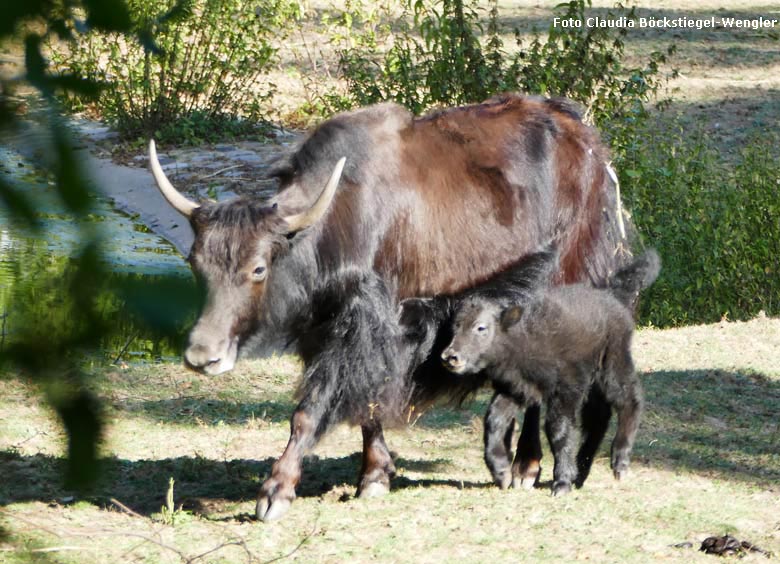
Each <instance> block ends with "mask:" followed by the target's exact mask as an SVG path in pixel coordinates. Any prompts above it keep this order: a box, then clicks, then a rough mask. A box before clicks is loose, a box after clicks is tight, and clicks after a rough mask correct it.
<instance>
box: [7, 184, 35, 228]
mask: <svg viewBox="0 0 780 564" xmlns="http://www.w3.org/2000/svg"><path fill="white" fill-rule="evenodd" d="M0 199H2V201H3V204H4V205H5V207H6V208H8V210H9V211H10V212H11V214H12V215H13V216H14V217H15V218H17V219H19V220H20V221H22V222H23V223H24V224H25V226H27V227H30V228H32V229H39V228H40V222H39V221H38V218H37V217H36V216H35V210H34V209H33V207H32V204H30V202H29V201H28V199H27V198H25V197H24V196H23V195H22V194H21V191H20V190H19V187H17V186H14V185H12V184H10V183H9V182H7V181H6V180H5V179H4V178H3V177H2V176H0Z"/></svg>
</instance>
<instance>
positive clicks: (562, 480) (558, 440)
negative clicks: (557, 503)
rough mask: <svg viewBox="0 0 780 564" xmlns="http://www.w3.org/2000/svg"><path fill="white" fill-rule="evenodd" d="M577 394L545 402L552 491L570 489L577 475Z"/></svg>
mask: <svg viewBox="0 0 780 564" xmlns="http://www.w3.org/2000/svg"><path fill="white" fill-rule="evenodd" d="M578 408H579V405H578V401H577V398H575V397H570V396H569V397H567V395H566V394H558V395H555V396H553V397H552V398H551V399H550V401H549V403H548V404H547V418H546V419H545V425H544V430H545V432H546V434H547V440H548V441H550V448H551V449H552V452H553V459H554V466H553V487H552V493H553V495H556V496H557V495H563V494H566V493H569V492H570V491H571V487H572V483H573V482H574V481H575V480H576V478H577V464H576V460H575V454H576V453H575V451H576V448H577V430H576V424H577V418H576V417H577V411H578Z"/></svg>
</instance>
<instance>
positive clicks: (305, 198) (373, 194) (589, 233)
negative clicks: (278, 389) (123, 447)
mask: <svg viewBox="0 0 780 564" xmlns="http://www.w3.org/2000/svg"><path fill="white" fill-rule="evenodd" d="M607 161H608V156H607V151H606V150H605V149H604V147H603V146H602V144H601V143H600V141H599V138H598V134H597V133H596V132H595V131H593V130H592V129H590V128H589V127H587V126H585V125H584V124H583V123H582V121H581V120H580V117H579V115H578V113H577V111H576V109H575V108H574V107H573V105H572V104H571V103H569V102H567V101H565V100H561V99H542V98H535V97H523V96H519V95H507V96H502V97H499V98H494V99H491V100H488V101H487V102H485V103H482V104H478V105H472V106H465V107H460V108H453V109H448V110H444V111H439V112H435V113H432V114H430V115H428V116H425V117H421V118H414V117H413V116H412V115H411V114H410V113H409V112H408V111H406V110H405V109H403V108H401V107H399V106H397V105H395V104H380V105H376V106H372V107H368V108H364V109H360V110H357V111H354V112H349V113H343V114H339V115H337V116H335V117H333V118H332V119H330V120H328V121H326V122H324V123H322V124H321V125H319V126H318V127H317V128H315V129H314V130H313V131H312V132H311V133H310V134H309V135H308V136H307V137H306V139H305V140H304V141H303V142H302V144H300V145H299V146H298V147H297V149H296V150H294V151H293V152H292V153H291V154H290V155H289V156H288V157H287V158H286V159H284V160H283V161H282V162H281V163H279V164H277V166H276V167H275V168H274V170H273V172H272V174H273V175H274V176H275V177H277V178H278V179H279V181H280V185H281V187H280V190H279V192H278V194H276V196H274V197H273V198H272V199H271V200H270V201H257V200H255V199H252V198H238V199H235V200H232V201H227V202H220V203H203V204H196V203H194V202H191V201H190V200H188V199H187V198H185V197H184V196H182V195H181V194H180V193H179V192H177V191H176V190H175V188H174V187H173V186H172V185H171V184H170V182H169V181H168V180H167V179H166V177H165V175H164V174H163V172H162V169H161V168H160V166H159V163H158V161H157V156H156V154H155V149H154V143H153V142H152V143H150V162H151V167H152V171H153V173H154V176H155V179H156V181H157V184H158V186H159V188H160V190H161V192H162V193H163V195H164V196H165V197H166V199H167V200H168V201H169V202H170V204H172V205H173V206H174V207H175V208H176V209H177V210H178V211H179V212H180V213H182V214H183V215H185V216H187V217H188V218H189V221H190V223H191V224H192V227H193V230H194V232H195V242H194V244H193V247H192V251H191V254H190V259H189V260H190V263H191V265H192V268H193V270H194V271H195V274H196V276H197V277H198V278H199V279H200V280H201V281H202V282H203V283H204V284H205V287H206V288H207V295H206V301H205V305H204V307H203V310H202V313H201V315H200V318H199V319H198V321H197V323H196V324H195V327H194V328H193V330H192V332H191V333H190V339H189V346H188V348H187V350H186V352H185V355H184V356H185V360H186V363H187V364H188V365H189V366H190V367H192V368H193V369H195V370H199V371H201V372H205V373H207V374H219V373H221V372H225V371H227V370H230V369H232V368H233V365H234V362H235V360H236V357H237V354H238V352H239V351H240V350H241V349H246V350H249V349H250V347H251V345H253V343H255V342H256V341H263V340H266V341H267V340H274V339H276V340H278V339H279V338H280V337H281V338H282V339H283V341H284V342H288V343H289V342H294V343H297V344H299V345H301V346H299V350H300V351H301V353H302V356H303V358H304V363H305V365H306V372H305V374H304V377H303V380H302V384H301V387H300V389H299V399H300V403H299V405H298V407H297V408H296V410H295V412H294V413H293V415H292V419H291V435H290V440H289V443H288V444H287V448H286V449H285V451H284V453H283V454H282V456H281V458H280V459H279V460H278V461H277V462H276V463H275V464H274V466H273V470H272V474H271V476H270V478H268V480H266V482H265V483H264V484H263V486H262V488H261V489H260V493H259V495H258V503H257V515H258V518H260V519H263V520H271V519H276V518H279V517H281V516H282V515H283V514H284V513H285V512H286V511H287V510H288V509H289V507H290V503H291V502H292V500H293V499H294V498H295V486H296V485H297V483H298V482H299V480H300V476H301V462H302V459H303V455H304V453H305V452H306V451H307V450H308V449H311V448H312V447H313V446H314V445H315V444H316V442H317V440H318V439H319V437H321V436H322V434H323V433H324V432H325V431H326V430H327V429H328V428H329V427H330V426H332V425H333V424H335V423H338V422H340V421H349V422H352V423H356V424H359V425H360V426H361V428H362V432H363V466H362V469H361V475H360V478H359V480H360V481H359V486H358V492H359V494H360V495H362V496H370V495H376V494H380V493H384V492H386V491H388V490H389V483H390V477H392V475H393V473H394V471H395V468H394V466H393V462H392V459H391V457H390V453H389V451H388V448H387V446H386V444H385V441H384V438H383V435H382V423H383V422H384V423H385V424H387V423H389V422H390V421H391V419H392V418H393V417H395V416H397V415H398V413H399V412H400V411H402V408H403V407H404V406H408V407H409V409H412V408H413V407H416V408H417V410H418V412H419V408H420V405H419V403H418V402H422V401H426V400H431V399H435V398H436V397H437V396H439V397H440V396H441V395H449V396H450V397H453V396H460V395H461V394H462V392H463V391H464V390H463V389H462V388H461V389H453V386H459V385H461V386H462V385H463V383H458V382H455V381H454V380H455V379H452V378H447V377H443V378H437V377H436V375H435V374H433V375H431V373H430V372H429V371H427V370H426V368H427V367H431V366H434V364H433V363H426V364H424V365H423V366H422V367H419V368H418V369H417V370H412V372H413V374H411V375H410V374H408V373H407V374H403V373H402V374H394V373H393V372H394V371H398V370H399V365H398V363H395V361H394V359H393V358H391V357H392V350H391V349H388V347H387V342H389V341H392V340H393V339H395V338H397V337H398V335H397V333H398V323H397V317H396V311H397V310H396V307H397V304H398V302H399V300H402V299H404V298H408V297H413V296H432V295H435V294H440V293H448V294H451V293H454V292H458V291H461V290H463V289H465V288H468V287H471V286H474V285H476V284H479V283H481V282H483V281H485V280H487V279H488V278H490V277H491V276H492V275H493V274H495V273H497V272H500V271H502V270H504V269H505V268H506V267H508V266H509V265H511V264H513V263H516V262H518V261H519V260H521V259H522V258H523V257H524V256H526V255H529V254H530V253H532V252H533V251H535V250H536V249H538V248H540V247H541V246H542V245H543V244H546V243H548V242H549V241H551V240H552V241H554V243H555V244H556V246H557V248H558V249H559V252H560V263H559V270H558V272H557V273H556V275H555V280H556V281H557V282H558V283H571V282H580V281H589V282H591V283H593V284H595V285H600V284H602V282H603V281H604V280H605V279H606V278H607V276H608V275H609V274H610V273H611V272H613V271H614V270H615V269H616V268H617V267H619V266H620V265H621V264H622V263H623V260H624V258H625V255H626V254H627V253H628V249H627V248H626V247H625V246H624V245H625V241H624V238H625V236H624V235H623V234H622V231H623V225H622V219H621V212H620V202H619V196H618V195H617V194H616V186H615V184H614V183H613V181H612V173H611V170H610V168H609V165H608V164H607ZM361 275H363V277H362V278H361ZM372 281H373V282H376V281H379V282H381V284H382V286H383V288H384V292H383V291H375V288H373V287H372ZM374 285H375V284H374ZM383 295H384V296H385V297H384V298H383ZM340 299H341V300H342V305H339V300H340ZM344 303H346V305H343V304H344ZM329 308H331V309H332V308H336V309H339V308H341V309H340V311H341V313H340V314H339V315H336V317H337V318H338V319H342V318H343V319H346V321H345V322H344V323H341V322H340V321H336V322H333V323H331V325H328V319H331V318H332V317H333V315H331V313H329V311H330V310H329ZM345 308H346V309H345ZM345 311H346V314H345V313H344V312H345ZM312 319H314V321H312ZM445 326H446V324H443V328H442V331H446V330H447V329H446V327H445ZM323 327H324V330H323ZM318 336H319V337H320V338H321V340H320V341H319V343H318ZM443 340H444V341H446V337H442V338H439V339H437V341H438V342H439V343H441V341H443ZM366 341H369V343H368V344H367V343H366ZM371 342H373V345H372V343H371ZM445 344H446V343H445ZM439 346H440V347H441V348H443V346H442V345H441V344H439ZM434 348H436V347H434ZM368 350H375V351H376V350H383V351H388V350H391V353H390V354H389V355H388V354H385V355H384V357H383V358H375V359H371V358H370V357H369V356H367V354H366V351H368ZM424 352H425V351H424ZM440 352H441V351H440V350H433V351H432V355H433V357H434V358H435V357H437V356H438V354H439V353H440ZM381 356H382V355H377V357H381ZM411 368H412V369H414V368H416V366H412V367H411ZM404 370H406V372H409V371H410V370H409V367H408V366H401V367H400V372H404ZM434 371H435V368H434ZM410 382H411V384H412V385H410ZM471 384H472V385H473V384H474V382H471ZM515 413H516V405H515V404H514V402H512V400H510V399H508V398H506V397H504V396H501V395H500V394H496V395H495V396H494V398H493V400H492V403H491V406H490V409H489V411H488V416H487V417H488V418H489V419H490V420H491V421H488V423H490V425H489V426H490V428H491V429H494V433H493V437H492V438H491V437H487V439H486V440H487V442H488V444H487V445H486V448H487V449H491V448H493V449H495V448H498V449H501V448H506V450H507V451H508V444H509V437H511V427H513V426H514V419H513V417H514V414H515ZM396 419H397V417H396ZM496 429H498V430H497V431H496ZM507 456H508V454H507ZM540 458H541V447H540V444H539V411H538V407H534V408H530V409H529V410H528V411H527V412H526V415H525V421H524V424H523V431H522V433H521V436H520V439H519V442H518V448H517V457H516V459H515V463H514V466H513V469H512V471H513V474H514V476H515V477H516V479H517V482H516V483H523V484H524V485H528V484H533V481H534V480H535V479H536V477H537V476H538V473H539V469H540V467H539V460H540Z"/></svg>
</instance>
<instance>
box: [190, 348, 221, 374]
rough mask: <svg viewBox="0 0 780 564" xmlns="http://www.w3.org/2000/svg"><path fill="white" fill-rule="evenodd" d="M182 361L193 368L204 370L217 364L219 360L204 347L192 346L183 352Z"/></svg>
mask: <svg viewBox="0 0 780 564" xmlns="http://www.w3.org/2000/svg"><path fill="white" fill-rule="evenodd" d="M184 360H185V361H186V362H187V364H189V365H190V366H191V367H193V368H204V367H206V366H212V365H214V364H217V363H218V362H219V361H220V360H221V359H220V358H214V357H213V356H212V354H211V351H209V350H208V349H207V348H206V347H205V346H203V345H193V346H191V347H190V348H188V349H187V350H186V351H185V352H184Z"/></svg>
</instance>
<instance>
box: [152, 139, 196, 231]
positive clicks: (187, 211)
mask: <svg viewBox="0 0 780 564" xmlns="http://www.w3.org/2000/svg"><path fill="white" fill-rule="evenodd" d="M149 166H150V167H151V168H152V174H153V175H154V179H155V181H157V187H158V188H159V189H160V193H161V194H162V195H163V197H164V198H165V199H166V200H168V203H169V204H171V205H172V206H173V208H174V209H175V210H176V211H177V212H179V213H180V214H182V215H183V216H185V217H189V216H190V215H192V212H193V210H194V209H195V208H197V207H199V206H198V204H196V203H195V202H193V201H191V200H189V199H187V198H185V197H184V196H182V195H181V193H179V191H178V190H176V188H174V187H173V184H171V182H170V180H168V178H167V177H166V176H165V173H164V172H163V169H162V167H161V166H160V161H158V160H157V148H156V147H155V145H154V139H152V140H150V141H149Z"/></svg>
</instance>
